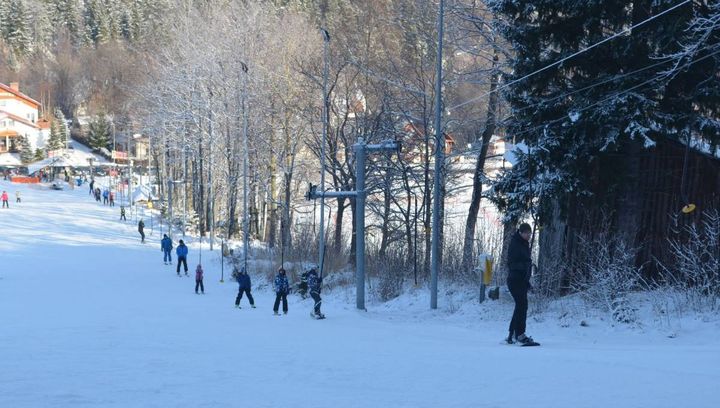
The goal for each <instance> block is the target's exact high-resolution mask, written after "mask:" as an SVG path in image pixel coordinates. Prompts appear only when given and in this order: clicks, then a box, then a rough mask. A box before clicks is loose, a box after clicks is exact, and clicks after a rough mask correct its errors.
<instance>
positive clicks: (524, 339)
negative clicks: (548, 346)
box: [517, 334, 540, 347]
mask: <svg viewBox="0 0 720 408" xmlns="http://www.w3.org/2000/svg"><path fill="white" fill-rule="evenodd" d="M517 341H518V343H520V345H521V346H524V347H527V346H539V345H540V343H538V342H536V341H535V340H533V338H532V337H530V336H527V335H525V334H521V335H519V336H518V338H517Z"/></svg>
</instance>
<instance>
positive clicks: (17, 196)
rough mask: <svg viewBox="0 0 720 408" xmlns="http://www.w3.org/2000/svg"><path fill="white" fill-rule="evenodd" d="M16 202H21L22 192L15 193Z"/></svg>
mask: <svg viewBox="0 0 720 408" xmlns="http://www.w3.org/2000/svg"><path fill="white" fill-rule="evenodd" d="M15 202H16V203H19V202H21V200H20V192H19V191H16V192H15Z"/></svg>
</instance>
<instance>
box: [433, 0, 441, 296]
mask: <svg viewBox="0 0 720 408" xmlns="http://www.w3.org/2000/svg"><path fill="white" fill-rule="evenodd" d="M444 12H445V2H444V0H440V8H439V10H438V20H437V26H438V49H437V61H436V64H437V65H436V69H435V175H434V177H435V178H434V183H433V213H432V247H431V249H430V251H431V258H432V263H431V265H430V308H431V309H437V291H438V288H437V285H438V271H439V269H440V172H441V171H442V168H443V161H444V160H445V157H444V151H443V149H444V147H445V140H444V137H443V131H442V123H441V119H442V106H441V105H442V55H443V26H444V23H443V14H444Z"/></svg>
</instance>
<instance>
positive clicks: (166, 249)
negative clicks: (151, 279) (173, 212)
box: [160, 234, 173, 265]
mask: <svg viewBox="0 0 720 408" xmlns="http://www.w3.org/2000/svg"><path fill="white" fill-rule="evenodd" d="M172 249H173V242H172V239H170V237H168V236H167V234H163V239H162V240H160V250H161V251H163V262H164V263H165V265H170V264H172V252H171V251H172Z"/></svg>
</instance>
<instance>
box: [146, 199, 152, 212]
mask: <svg viewBox="0 0 720 408" xmlns="http://www.w3.org/2000/svg"><path fill="white" fill-rule="evenodd" d="M147 208H149V209H151V210H152V208H153V204H152V201H148V202H147Z"/></svg>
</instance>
